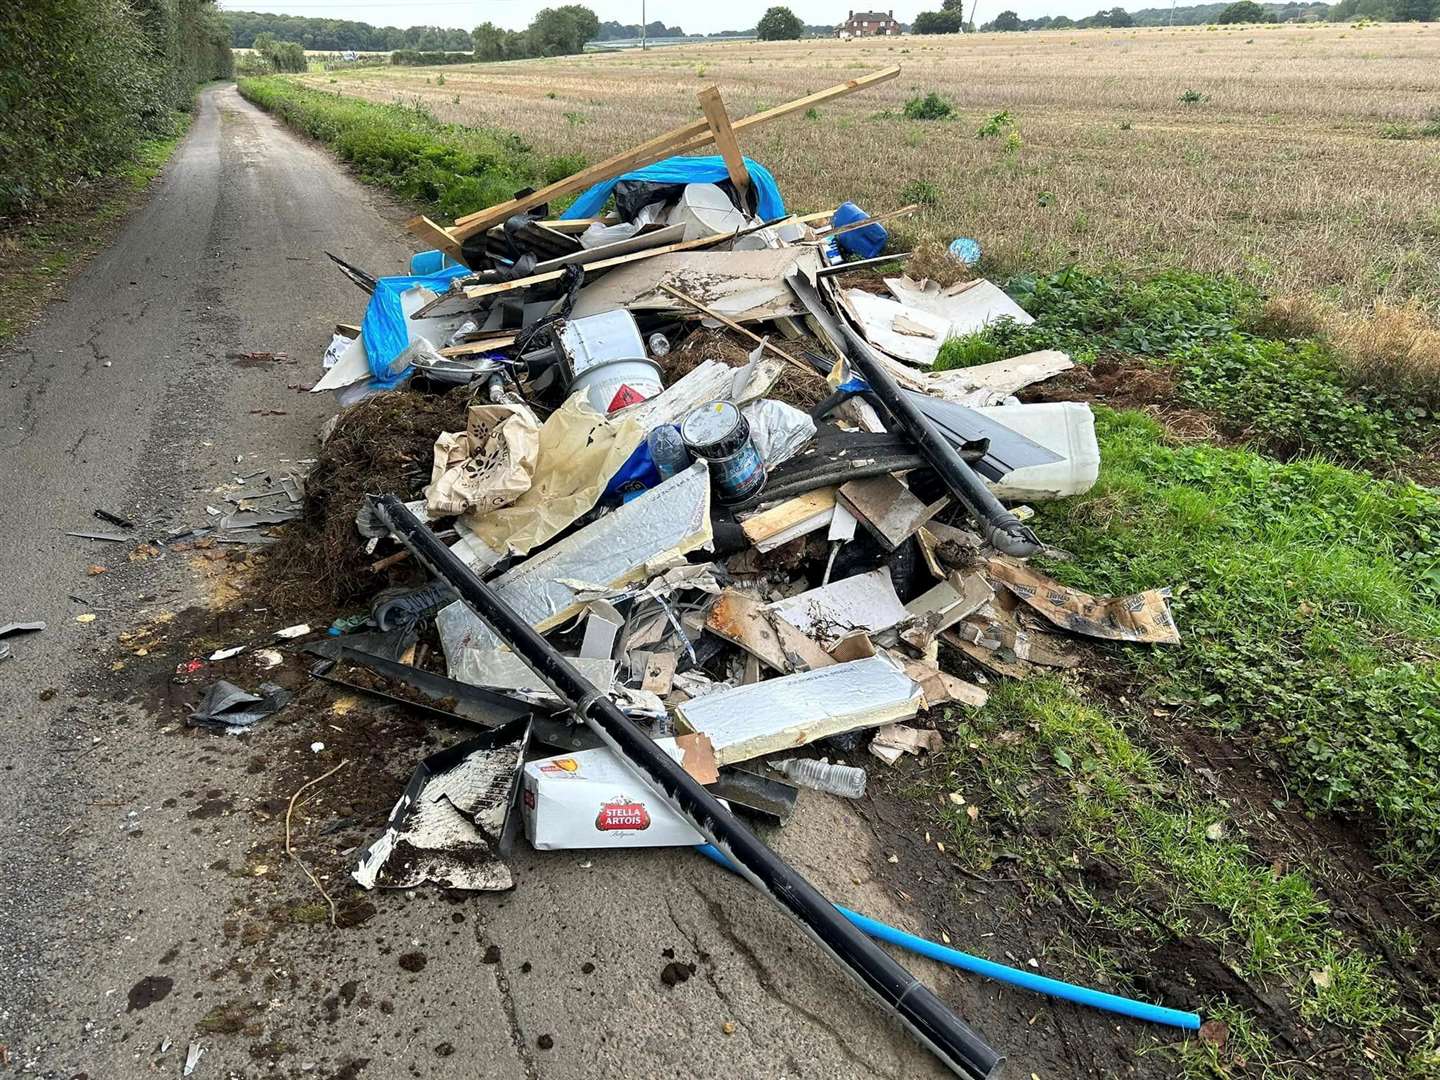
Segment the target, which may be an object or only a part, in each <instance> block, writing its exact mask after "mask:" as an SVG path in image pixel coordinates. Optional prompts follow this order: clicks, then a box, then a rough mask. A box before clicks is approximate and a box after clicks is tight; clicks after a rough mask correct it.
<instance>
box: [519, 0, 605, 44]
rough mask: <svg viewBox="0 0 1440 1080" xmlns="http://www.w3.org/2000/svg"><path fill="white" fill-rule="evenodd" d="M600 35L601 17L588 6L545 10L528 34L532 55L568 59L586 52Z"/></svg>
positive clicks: (574, 5)
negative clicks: (586, 48) (587, 44)
mask: <svg viewBox="0 0 1440 1080" xmlns="http://www.w3.org/2000/svg"><path fill="white" fill-rule="evenodd" d="M599 34H600V18H599V16H597V15H596V14H595V13H594V12H593V11H591V10H590V9H589V8H587V7H581V6H580V5H579V4H566V5H565V6H564V7H558V8H544V9H543V10H541V11H540V12H538V13H537V14H536V16H535V18H534V19H533V20H531V22H530V28H529V29H528V30H526V31H525V37H526V38H527V40H528V44H529V50H530V55H531V56H565V55H568V54H570V53H578V52H584V51H585V43H586V42H587V41H594V40H595V38H596V37H598V36H599Z"/></svg>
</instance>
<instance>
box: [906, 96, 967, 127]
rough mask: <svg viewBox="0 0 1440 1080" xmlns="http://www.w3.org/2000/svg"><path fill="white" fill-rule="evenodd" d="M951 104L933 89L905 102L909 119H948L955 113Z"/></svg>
mask: <svg viewBox="0 0 1440 1080" xmlns="http://www.w3.org/2000/svg"><path fill="white" fill-rule="evenodd" d="M954 111H955V110H954V108H953V107H952V106H951V104H950V103H949V102H948V101H946V100H945V99H944V98H942V97H941V96H940V95H939V94H937V93H935V92H934V91H933V90H932V91H931V92H930V93H928V94H926V95H925V96H924V97H923V98H922V97H913V98H911V99H910V100H909V101H907V102H906V103H905V119H907V120H948V119H949V118H950V116H951V114H953V113H954Z"/></svg>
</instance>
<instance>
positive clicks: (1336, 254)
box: [307, 24, 1440, 312]
mask: <svg viewBox="0 0 1440 1080" xmlns="http://www.w3.org/2000/svg"><path fill="white" fill-rule="evenodd" d="M889 64H899V65H901V66H902V68H903V71H902V73H901V75H900V77H899V78H898V79H895V80H893V81H891V82H889V83H887V84H884V85H882V86H880V87H877V88H875V89H872V90H868V91H865V92H863V93H859V94H855V95H852V96H850V97H847V98H844V99H841V100H840V101H837V102H835V103H834V104H832V105H828V106H825V107H822V108H821V109H819V110H818V113H817V114H816V115H813V116H799V115H797V116H794V117H790V118H787V119H784V120H781V121H777V122H775V123H773V124H770V125H766V126H764V127H761V128H758V129H756V130H755V131H754V132H752V133H751V134H750V135H749V136H746V137H743V138H742V146H743V148H744V150H745V152H746V153H747V154H749V155H750V156H752V157H754V158H756V159H757V160H759V161H761V162H763V163H764V164H766V165H767V166H769V167H770V168H771V170H772V171H773V172H774V173H775V175H776V177H777V178H778V180H779V181H780V184H781V187H782V190H783V191H784V193H785V195H786V197H787V199H788V200H789V202H790V203H791V205H792V206H793V207H795V208H798V209H803V210H819V209H827V208H829V207H830V206H833V205H834V204H835V202H836V201H838V200H840V199H847V198H848V199H853V200H854V201H856V202H857V203H859V204H860V205H862V206H864V207H866V208H874V209H887V208H891V207H894V206H897V205H899V204H900V202H901V201H902V200H908V199H912V198H915V197H917V196H919V197H920V198H921V199H922V200H924V201H926V202H927V205H926V207H925V209H924V211H923V213H921V214H920V215H918V216H917V217H916V218H914V219H913V220H912V222H911V223H910V224H908V225H907V226H905V228H906V229H908V230H910V231H911V232H912V233H913V234H918V235H921V236H925V235H928V236H933V237H934V238H937V239H942V240H943V239H948V238H949V237H951V236H954V235H970V236H974V237H976V238H977V239H979V240H980V242H981V244H982V245H983V246H984V248H985V249H986V251H987V253H989V254H990V255H991V257H992V258H993V259H994V263H993V264H992V265H994V266H995V267H997V268H999V269H1017V270H1018V269H1031V270H1035V269H1051V268H1055V267H1058V266H1061V265H1065V264H1067V263H1070V262H1076V261H1078V262H1082V263H1085V264H1091V265H1116V266H1119V267H1122V268H1125V269H1129V270H1138V271H1147V270H1151V269H1156V268H1160V267H1166V266H1183V267H1186V268H1188V269H1192V270H1203V271H1221V272H1230V273H1235V274H1239V275H1241V276H1242V277H1244V278H1246V279H1247V280H1249V281H1252V282H1254V283H1256V284H1258V285H1260V286H1261V287H1262V288H1264V289H1265V290H1266V291H1267V292H1270V293H1272V294H1274V295H1282V296H1283V295H1291V294H1307V295H1308V294H1316V295H1319V296H1320V297H1322V298H1324V299H1327V300H1331V301H1334V302H1337V303H1339V304H1341V305H1342V306H1344V307H1347V308H1350V309H1352V310H1354V309H1363V308H1367V307H1369V306H1370V305H1371V304H1372V303H1373V302H1374V301H1376V300H1377V299H1378V300H1383V301H1386V302H1391V303H1394V302H1405V301H1409V300H1414V301H1417V302H1419V303H1421V304H1423V305H1425V306H1426V307H1428V308H1430V309H1431V310H1432V312H1433V311H1434V310H1435V307H1436V305H1437V304H1440V25H1437V24H1386V25H1368V26H1365V25H1362V26H1356V25H1349V26H1346V25H1325V24H1321V25H1310V26H1283V27H1273V26H1245V27H1234V28H1223V29H1221V28H1204V27H1184V28H1178V27H1177V28H1174V29H1137V30H1124V31H1121V30H1112V31H1100V30H1089V31H1069V32H1067V31H1059V32H1047V33H1029V34H984V35H969V36H965V37H963V38H961V37H953V38H942V37H903V38H898V39H893V40H889V41H875V42H863V43H862V42H839V41H802V42H785V43H778V42H777V43H754V42H749V43H737V44H715V45H700V46H693V47H672V48H666V49H655V50H651V51H649V52H648V53H645V54H640V53H635V52H628V53H615V54H589V55H585V56H578V57H566V58H556V59H549V60H529V61H516V62H511V63H503V64H485V65H474V66H470V65H464V66H453V67H448V68H446V69H444V70H443V71H441V70H439V69H428V68H394V69H389V68H386V69H375V68H371V69H367V70H363V71H357V72H355V73H353V74H339V75H311V76H308V77H307V81H308V82H310V83H311V84H312V85H316V86H321V87H324V88H327V89H330V90H335V91H339V92H341V93H343V94H345V95H346V96H360V97H364V98H367V99H370V100H375V101H399V102H403V103H411V102H416V101H418V102H421V103H423V104H424V105H425V106H426V107H427V108H429V109H430V110H431V111H432V112H434V113H435V115H436V116H438V117H439V118H440V119H442V120H447V121H454V122H458V123H464V124H469V125H475V126H493V127H500V128H504V129H507V130H510V131H514V132H517V133H518V134H520V135H521V136H522V137H523V138H525V139H526V140H527V141H529V142H530V143H531V144H533V145H534V146H535V147H537V148H538V149H540V150H542V151H544V152H546V153H559V152H574V151H578V152H581V153H583V154H584V155H586V156H587V157H588V158H589V159H590V160H596V159H598V158H600V157H602V156H604V155H605V154H607V153H610V152H613V151H616V150H619V149H622V148H624V147H626V146H628V145H631V144H633V143H635V142H639V141H641V140H643V139H644V138H647V137H649V136H651V135H654V134H656V133H658V132H660V131H662V130H664V129H666V128H668V127H671V126H674V125H677V124H680V123H684V122H686V121H687V120H689V119H692V118H696V117H698V116H699V115H700V109H699V106H698V104H697V102H696V99H695V94H696V92H697V91H698V90H699V89H700V88H702V87H704V86H708V85H710V84H712V83H714V84H716V85H718V86H719V87H720V88H721V90H722V92H723V93H724V95H725V99H726V102H727V104H728V106H729V109H730V112H731V114H732V115H734V116H741V115H745V114H747V113H750V112H753V111H756V110H759V109H762V108H765V107H767V106H770V105H775V104H778V103H780V102H782V101H785V100H788V99H790V98H793V97H796V96H799V95H801V94H804V93H807V92H809V91H812V90H815V89H819V88H821V87H824V86H828V85H831V84H833V83H836V82H840V81H843V80H845V79H849V78H853V77H855V76H856V75H858V74H861V73H863V72H865V71H869V70H874V69H876V68H879V67H883V66H886V65H889ZM932 91H933V92H936V93H938V94H940V95H941V96H942V97H944V98H945V99H947V100H948V101H949V102H950V103H951V104H953V106H954V108H955V113H954V115H953V116H952V117H951V118H950V119H947V120H939V121H920V120H907V119H905V118H904V117H903V116H902V115H901V112H902V109H903V107H904V103H905V102H906V101H907V100H908V99H910V98H911V97H914V96H916V95H924V94H927V93H930V92H932ZM1182 99H1185V100H1182ZM1001 112H1006V113H1008V114H1009V118H1010V121H1011V125H1010V126H1009V127H1006V128H1005V129H1004V130H1003V131H1002V132H1001V134H999V135H998V136H996V137H992V138H978V137H977V131H978V130H979V129H980V127H981V125H982V124H984V123H985V121H986V120H988V119H989V118H991V117H993V116H994V115H995V114H997V113H1001ZM1012 132H1013V135H1012V134H1011V133H1012Z"/></svg>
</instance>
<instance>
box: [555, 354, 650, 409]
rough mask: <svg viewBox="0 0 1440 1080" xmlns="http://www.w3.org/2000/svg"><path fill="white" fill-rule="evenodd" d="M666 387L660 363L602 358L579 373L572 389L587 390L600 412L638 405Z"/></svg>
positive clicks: (586, 394)
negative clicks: (662, 379) (662, 378)
mask: <svg viewBox="0 0 1440 1080" xmlns="http://www.w3.org/2000/svg"><path fill="white" fill-rule="evenodd" d="M663 389H665V384H664V382H662V381H661V372H660V365H659V364H657V363H655V362H654V361H653V360H646V359H645V358H643V357H636V358H633V359H630V358H626V359H621V360H602V361H600V362H599V363H596V364H592V365H591V366H590V367H588V368H586V369H585V370H584V371H583V372H581V373H580V374H579V375H576V376H575V380H574V382H572V383H571V384H570V392H571V393H572V394H573V393H574V392H575V391H576V390H584V391H585V396H586V397H587V398H588V399H589V401H590V405H591V407H592V408H594V410H595V411H596V412H598V413H600V414H601V415H606V414H609V413H612V412H615V411H617V410H619V409H623V408H625V407H626V406H627V405H638V404H639V403H640V402H642V401H645V400H646V399H647V398H652V397H654V396H655V395H656V394H658V393H660V391H661V390H663Z"/></svg>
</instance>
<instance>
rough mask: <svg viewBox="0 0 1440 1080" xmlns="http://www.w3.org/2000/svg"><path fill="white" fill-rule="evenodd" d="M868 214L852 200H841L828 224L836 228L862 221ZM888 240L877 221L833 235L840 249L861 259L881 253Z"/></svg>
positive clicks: (870, 257)
mask: <svg viewBox="0 0 1440 1080" xmlns="http://www.w3.org/2000/svg"><path fill="white" fill-rule="evenodd" d="M869 216H870V215H869V214H867V213H866V212H865V211H864V210H861V209H860V208H859V207H858V206H856V205H855V204H854V203H853V202H843V203H841V204H840V205H839V206H838V207H836V208H835V213H834V215H833V216H832V217H831V218H830V224H831V225H833V226H835V228H837V229H838V228H841V227H842V226H845V225H853V224H854V223H855V222H857V221H864V220H865V219H866V218H867V217H869ZM889 240H890V234H889V233H888V232H886V231H885V226H884V225H881V224H880V223H879V222H871V223H870V224H869V225H862V226H860V228H858V229H851V230H850V231H849V232H847V233H841V234H840V235H839V236H837V237H835V243H837V244H839V245H840V250H841V251H844V252H847V253H849V254H851V255H854V256H856V257H857V258H861V259H873V258H875V256H877V255H879V254H881V253H882V252H883V251H884V250H885V245H886V244H887V243H888V242H889Z"/></svg>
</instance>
